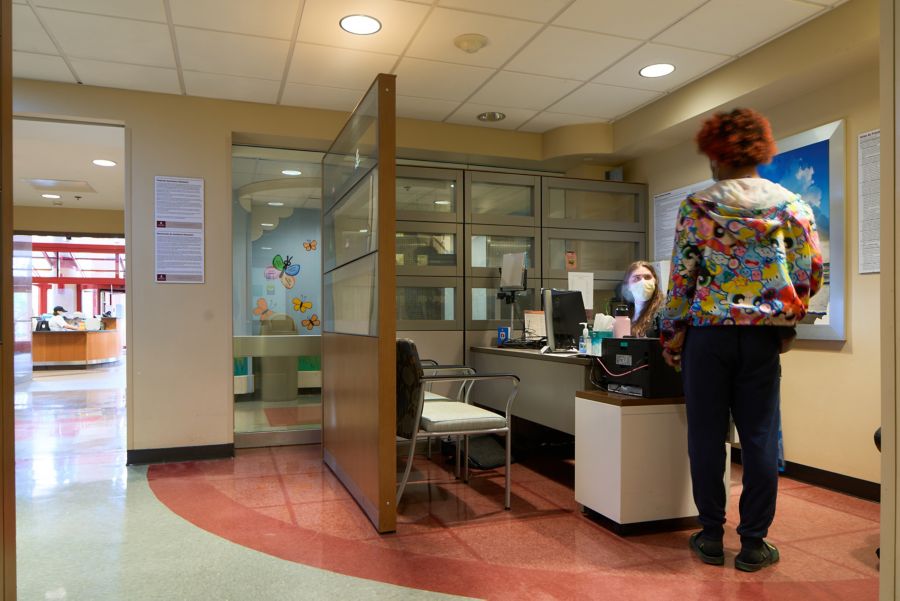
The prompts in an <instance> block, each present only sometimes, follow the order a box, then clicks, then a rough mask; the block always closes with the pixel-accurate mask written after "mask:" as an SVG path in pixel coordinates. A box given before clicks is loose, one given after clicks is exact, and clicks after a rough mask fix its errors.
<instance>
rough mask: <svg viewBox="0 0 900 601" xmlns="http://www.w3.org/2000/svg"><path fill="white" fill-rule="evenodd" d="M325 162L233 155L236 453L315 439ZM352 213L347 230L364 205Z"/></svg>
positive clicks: (265, 151)
mask: <svg viewBox="0 0 900 601" xmlns="http://www.w3.org/2000/svg"><path fill="white" fill-rule="evenodd" d="M321 159H322V154H321V153H313V152H300V151H292V150H281V149H272V148H256V147H248V146H235V147H233V149H232V223H233V250H232V252H233V269H234V273H233V278H234V290H233V296H232V312H233V315H232V316H233V324H234V374H233V375H234V392H235V397H234V398H235V415H234V425H235V445H236V446H267V445H272V444H291V443H297V442H313V441H314V440H317V439H318V436H319V430H320V427H321V395H320V387H321V370H320V355H321V352H320V343H319V335H320V333H321V322H322V319H321V315H322V290H321V277H322V267H321V255H320V253H321V248H320V246H319V240H320V239H321V236H320V232H321V215H322V208H321V207H322V201H321V190H322V189H321V166H320V162H321ZM353 206H354V210H353V211H347V213H346V215H347V220H348V221H347V223H349V222H350V220H355V219H356V218H357V217H356V213H355V212H354V211H357V212H358V211H362V212H363V213H364V212H365V209H364V208H363V209H358V208H357V207H358V206H363V207H364V206H365V203H364V202H361V203H357V205H353ZM353 225H356V224H355V222H354V223H353ZM358 229H363V228H362V226H359V227H357V230H358Z"/></svg>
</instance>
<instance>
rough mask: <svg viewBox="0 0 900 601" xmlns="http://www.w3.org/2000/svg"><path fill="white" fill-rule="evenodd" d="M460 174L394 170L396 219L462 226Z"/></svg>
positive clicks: (429, 170) (415, 169)
mask: <svg viewBox="0 0 900 601" xmlns="http://www.w3.org/2000/svg"><path fill="white" fill-rule="evenodd" d="M462 173H463V172H462V171H459V170H457V169H433V168H430V167H408V166H402V165H401V166H398V167H397V219H401V220H407V221H448V222H455V223H462V215H463V211H462V207H463V203H462V186H463V176H462Z"/></svg>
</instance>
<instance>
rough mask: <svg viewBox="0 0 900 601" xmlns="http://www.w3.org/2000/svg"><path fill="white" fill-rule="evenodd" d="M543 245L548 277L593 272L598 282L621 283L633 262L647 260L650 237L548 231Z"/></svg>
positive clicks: (545, 272) (600, 232) (545, 275)
mask: <svg viewBox="0 0 900 601" xmlns="http://www.w3.org/2000/svg"><path fill="white" fill-rule="evenodd" d="M542 242H543V244H542V246H543V251H544V254H543V256H544V277H545V278H560V279H567V278H568V275H567V273H568V272H569V271H582V272H583V271H589V272H591V273H593V274H594V279H599V280H620V279H621V278H622V277H623V276H624V274H625V268H626V267H628V265H629V264H630V263H632V262H633V261H636V260H638V259H643V258H646V257H645V256H644V254H645V252H646V251H645V249H646V234H638V233H629V232H603V231H588V230H558V229H550V228H544V229H543V241H542Z"/></svg>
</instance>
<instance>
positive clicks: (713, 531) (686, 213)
mask: <svg viewBox="0 0 900 601" xmlns="http://www.w3.org/2000/svg"><path fill="white" fill-rule="evenodd" d="M696 141H697V146H698V148H699V150H700V152H702V153H703V154H705V155H706V156H707V157H708V158H709V166H710V170H711V171H712V176H713V179H714V180H716V183H715V184H714V185H713V186H711V187H709V188H707V189H706V190H703V191H701V192H697V193H696V194H692V195H690V196H688V197H687V199H685V200H684V202H683V203H682V204H681V208H680V210H679V215H678V224H677V227H676V234H675V247H674V249H673V251H672V273H671V277H670V279H669V282H670V283H669V293H668V296H667V298H666V302H665V304H664V306H663V309H662V311H661V318H662V327H661V337H662V340H663V347H664V350H663V356H664V357H665V359H666V362H668V363H669V364H670V365H672V366H673V367H676V368H678V367H679V366H681V367H682V368H683V370H684V371H683V378H684V393H685V402H686V405H687V422H688V454H689V456H690V463H691V479H692V481H693V493H694V502H695V503H696V505H697V509H698V511H699V514H700V524H701V525H702V526H703V530H702V531H700V532H696V533H694V534H693V535H692V536H691V539H690V546H691V548H692V549H693V550H694V552H695V553H696V554H697V555H698V556H699V557H700V559H702V560H703V561H704V562H706V563H709V564H714V565H723V564H724V563H725V555H724V552H723V547H722V537H723V534H724V524H725V494H726V491H725V486H724V484H723V482H722V479H723V477H724V472H725V439H726V434H727V430H728V417H729V413H730V414H731V416H732V418H733V419H734V423H735V426H737V430H738V434H739V435H740V439H741V459H742V463H743V469H744V478H743V482H744V489H743V492H742V493H741V501H740V514H741V519H740V524H739V526H738V528H737V531H738V534H739V535H740V537H741V551H740V553H738V555H737V557H735V561H734V564H735V567H736V568H737V569H739V570H744V571H748V572H753V571H756V570H759V569H761V568H764V567H766V566H768V565H771V564H773V563H775V562H777V561H778V558H779V554H778V549H776V548H775V546H774V545H772V544H771V543H769V542H768V541H766V540H764V539H765V537H766V535H767V534H768V529H769V526H770V525H771V523H772V519H773V518H774V517H775V498H776V495H777V491H778V417H779V396H780V393H779V385H780V377H781V365H780V360H779V357H778V355H779V352H781V350H782V346H783V344H784V342H785V341H789V340H791V339H792V337H791V336H792V334H793V331H794V330H793V327H794V326H795V325H796V324H797V323H798V322H799V321H800V320H801V319H802V318H803V316H804V315H805V314H806V311H807V309H808V307H809V298H810V296H812V295H814V294H815V293H816V292H817V291H818V290H819V288H820V287H821V286H822V255H821V252H820V251H819V238H818V234H817V233H816V226H815V223H814V221H813V214H812V210H811V209H810V207H809V206H808V205H807V204H806V203H805V202H804V201H803V200H802V199H801V198H800V197H799V196H798V195H796V194H794V193H792V192H790V191H788V190H786V189H785V188H783V187H781V186H779V185H778V184H774V183H772V182H770V181H767V180H764V179H762V178H760V177H759V175H758V173H757V170H756V167H757V165H760V164H762V163H767V162H768V161H770V160H771V158H772V156H774V154H775V152H776V150H775V142H774V140H773V138H772V132H771V129H770V127H769V123H768V121H767V120H766V118H765V117H763V116H762V115H760V114H759V113H757V112H755V111H753V110H750V109H735V110H733V111H731V112H730V113H718V114H716V115H715V116H713V117H712V118H710V119H708V120H707V121H706V122H704V123H703V127H702V128H701V130H700V132H699V133H698V134H697V140H696Z"/></svg>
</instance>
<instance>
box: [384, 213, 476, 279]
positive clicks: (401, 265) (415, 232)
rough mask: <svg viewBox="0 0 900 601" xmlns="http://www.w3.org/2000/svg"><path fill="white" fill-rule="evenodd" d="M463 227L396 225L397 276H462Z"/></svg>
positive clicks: (432, 224) (415, 224) (401, 223)
mask: <svg viewBox="0 0 900 601" xmlns="http://www.w3.org/2000/svg"><path fill="white" fill-rule="evenodd" d="M461 245H462V224H457V223H423V222H417V221H398V222H397V233H396V249H395V250H394V253H395V255H396V263H397V274H398V275H437V276H442V275H443V276H456V275H460V276H461V275H462V274H463V264H462V246H461Z"/></svg>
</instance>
